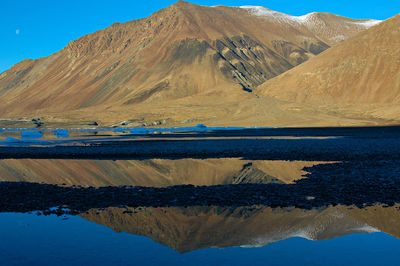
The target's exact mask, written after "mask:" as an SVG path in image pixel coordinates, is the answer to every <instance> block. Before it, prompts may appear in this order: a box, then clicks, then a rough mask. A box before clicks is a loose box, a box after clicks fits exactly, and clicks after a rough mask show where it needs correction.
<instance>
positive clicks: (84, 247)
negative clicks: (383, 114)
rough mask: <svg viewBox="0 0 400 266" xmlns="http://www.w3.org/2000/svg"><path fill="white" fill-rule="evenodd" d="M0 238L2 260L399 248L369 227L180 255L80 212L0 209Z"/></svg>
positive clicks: (278, 256)
mask: <svg viewBox="0 0 400 266" xmlns="http://www.w3.org/2000/svg"><path fill="white" fill-rule="evenodd" d="M0 238H1V241H0V257H1V260H2V264H3V263H4V264H5V265H8V264H13V265H14V264H15V265H77V264H87V265H176V264H182V265H294V264H295V265H396V264H397V262H398V255H397V254H398V250H399V248H400V241H398V240H397V239H395V238H393V237H391V236H389V235H386V234H384V233H374V234H354V235H349V236H345V237H340V238H336V239H333V240H327V241H309V240H305V239H301V238H293V239H289V240H284V241H281V242H277V243H273V244H271V245H268V246H266V247H262V248H226V249H201V250H197V251H193V252H189V253H185V254H183V255H181V254H179V253H178V252H176V251H173V250H172V249H170V248H168V247H165V246H162V245H160V244H158V243H156V242H153V241H152V240H151V239H150V238H146V237H141V236H135V235H130V234H127V233H115V232H114V231H112V230H111V229H109V228H107V227H104V226H101V225H97V224H95V223H91V222H88V221H85V220H83V219H82V218H80V217H68V220H62V218H60V217H55V216H50V217H43V216H40V217H38V216H36V215H32V214H0Z"/></svg>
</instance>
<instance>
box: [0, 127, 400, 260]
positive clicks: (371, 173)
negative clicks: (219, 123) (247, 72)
mask: <svg viewBox="0 0 400 266" xmlns="http://www.w3.org/2000/svg"><path fill="white" fill-rule="evenodd" d="M21 131H22V132H28V133H22V132H21ZM110 132H111V133H112V134H111V133H110ZM137 132H139V130H137ZM137 132H136V133H137ZM139 133H140V134H132V131H130V130H128V131H127V132H123V131H118V130H111V131H106V130H104V131H98V132H97V133H95V134H94V132H92V131H91V130H87V131H85V132H78V131H72V130H57V131H54V130H48V131H43V130H28V131H24V130H20V131H18V130H9V131H7V130H3V132H1V134H0V137H3V140H1V139H0V146H1V147H0V156H1V160H0V239H1V240H2V241H1V242H0V256H1V258H2V265H47V264H51V265H53V264H58V265H71V264H88V265H110V264H111V265H160V264H162V265H176V264H178V263H184V264H185V265H186V264H187V265H204V264H207V265H221V264H223V265H245V264H252V265H293V264H294V265H343V264H344V265H349V264H351V265H382V264H385V265H398V263H399V259H398V258H397V255H396V254H397V252H396V251H398V250H399V247H400V241H399V240H398V238H400V227H398V224H399V221H400V210H399V209H400V191H399V189H400V178H399V177H400V167H399V163H398V161H399V157H400V156H399V155H400V154H399V152H398V150H399V148H400V129H399V128H396V127H388V128H385V127H383V128H361V129H357V128H347V129H313V130H312V129H288V130H284V129H223V130H221V129H220V130H219V131H218V129H212V130H209V131H208V130H205V129H204V127H201V126H200V127H198V128H196V129H195V130H194V129H193V128H191V129H185V130H178V133H177V132H171V130H169V131H167V130H166V132H164V133H163V132H162V131H161V133H160V131H159V130H158V131H156V130H155V131H154V132H150V133H149V132H148V131H147V132H145V134H144V135H143V132H141V131H140V132H139Z"/></svg>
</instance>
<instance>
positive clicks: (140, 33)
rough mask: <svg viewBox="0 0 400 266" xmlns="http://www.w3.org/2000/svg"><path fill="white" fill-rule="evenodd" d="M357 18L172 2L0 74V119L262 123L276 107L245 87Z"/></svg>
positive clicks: (308, 54)
mask: <svg viewBox="0 0 400 266" xmlns="http://www.w3.org/2000/svg"><path fill="white" fill-rule="evenodd" d="M350 22H356V23H350ZM361 22H363V21H356V20H351V19H348V18H343V17H339V16H334V15H331V14H324V13H310V14H307V15H305V16H299V17H296V16H290V15H287V14H284V13H280V12H276V11H272V10H269V9H267V8H264V7H249V6H245V7H241V8H238V7H226V6H216V7H206V6H198V5H194V4H191V3H189V2H185V1H178V2H176V3H175V4H173V5H171V6H170V7H167V8H165V9H162V10H160V11H158V12H156V13H154V14H152V15H151V16H150V17H148V18H143V19H139V20H133V21H130V22H126V23H120V24H113V25H112V26H110V27H108V28H106V29H104V30H100V31H97V32H95V33H93V34H89V35H86V36H83V37H81V38H79V39H78V40H75V41H72V42H71V43H70V44H69V45H68V46H67V47H66V48H65V49H63V50H61V51H59V52H57V53H55V54H53V55H50V56H49V57H47V58H42V59H39V60H34V61H26V62H24V63H22V64H18V65H16V66H14V67H13V68H11V69H10V70H8V71H6V72H5V73H3V74H2V75H1V76H0V95H1V96H2V97H1V98H0V115H1V116H3V118H5V117H13V116H16V117H21V116H24V115H26V116H28V117H29V115H30V114H32V113H35V114H37V115H38V116H42V117H45V116H46V115H48V117H51V119H53V117H56V116H57V117H60V119H62V121H65V117H67V118H68V117H74V119H75V120H98V121H100V122H104V123H109V124H114V123H119V122H121V121H124V120H126V121H131V120H132V125H136V124H135V123H136V122H135V121H136V120H138V121H142V122H141V124H154V123H155V124H158V123H159V122H160V121H169V122H168V123H172V124H174V125H181V123H186V122H185V121H192V122H191V123H197V124H198V123H200V122H203V123H206V124H209V123H208V122H209V121H210V123H213V124H214V125H216V124H215V123H219V125H221V124H224V125H226V123H227V122H229V121H239V122H238V123H242V122H243V123H248V122H247V120H246V119H249V117H251V119H254V121H256V122H257V125H266V124H268V122H266V121H265V119H267V118H265V116H264V115H262V114H263V113H270V111H271V108H272V109H273V110H272V111H273V112H272V113H273V114H274V116H275V117H272V116H271V118H268V119H272V120H271V121H280V119H278V117H279V116H280V115H281V113H283V112H280V111H278V110H277V109H276V108H277V107H276V106H275V105H274V104H272V105H271V102H270V98H268V99H262V101H258V100H257V99H258V98H257V95H255V94H254V93H251V92H253V91H254V89H256V87H257V86H258V85H260V84H262V83H264V82H265V81H266V80H269V79H271V78H273V77H275V76H278V75H280V74H282V73H284V72H286V71H288V70H289V69H291V68H293V67H295V66H297V65H299V64H301V63H303V62H305V61H307V60H308V59H310V58H312V57H314V56H316V55H318V54H320V53H321V52H323V51H325V50H326V49H328V48H329V47H330V46H333V45H336V44H337V43H338V42H340V41H341V40H343V39H346V38H349V37H352V36H354V35H355V34H357V33H359V32H361V31H363V30H365V29H366V27H364V26H360V25H358V24H357V23H361ZM369 23H370V22H369ZM367 24H368V23H367ZM363 25H364V24H363ZM249 92H250V93H249ZM28 95H29V97H28ZM253 101H258V102H257V104H256V105H255V104H254V102H253ZM265 102H268V104H265ZM210 103H212V104H211V105H213V106H214V107H213V108H210V106H209V104H210ZM170 106H174V108H171V107H170ZM255 106H257V107H255ZM196 108H197V109H196ZM260 108H261V109H262V110H263V111H262V112H259V111H257V112H255V111H254V110H255V109H260ZM83 110H84V111H83ZM227 110H229V111H227ZM252 110H253V111H252ZM197 111H198V112H197ZM229 114H234V115H235V116H238V117H237V118H235V119H233V118H232V117H229ZM253 117H254V118H253ZM133 120H135V121H133ZM216 121H217V122H216ZM163 123H164V122H163ZM124 124H126V123H124Z"/></svg>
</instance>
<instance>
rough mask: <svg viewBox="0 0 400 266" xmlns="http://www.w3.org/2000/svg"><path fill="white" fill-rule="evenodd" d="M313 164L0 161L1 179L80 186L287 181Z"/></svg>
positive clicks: (217, 161)
mask: <svg viewBox="0 0 400 266" xmlns="http://www.w3.org/2000/svg"><path fill="white" fill-rule="evenodd" d="M315 164H319V163H318V162H303V161H293V162H289V161H246V160H241V159H237V158H232V159H207V160H199V159H182V160H162V159H152V160H140V161H133V160H120V161H112V160H40V159H39V160H35V159H19V160H13V159H9V160H0V180H3V181H28V182H36V183H40V182H44V183H49V184H59V185H61V184H66V185H80V186H95V187H99V186H122V185H132V186H154V187H163V186H172V185H181V184H193V185H219V184H232V183H233V184H239V183H272V182H273V183H290V182H292V181H294V180H296V179H301V178H302V176H303V175H304V174H306V172H305V171H303V170H302V169H303V168H304V167H310V166H313V165H315Z"/></svg>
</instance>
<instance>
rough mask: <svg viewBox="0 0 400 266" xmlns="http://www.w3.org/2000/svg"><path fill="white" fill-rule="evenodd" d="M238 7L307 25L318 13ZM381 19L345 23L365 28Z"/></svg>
mask: <svg viewBox="0 0 400 266" xmlns="http://www.w3.org/2000/svg"><path fill="white" fill-rule="evenodd" d="M239 8H242V9H245V10H247V11H248V12H249V13H250V14H252V15H255V16H260V17H271V18H273V19H276V20H278V21H282V22H288V23H291V22H297V23H299V24H304V25H307V24H309V23H312V19H313V18H314V17H315V16H316V15H317V14H318V13H317V12H311V13H308V14H306V15H303V16H291V15H288V14H285V13H281V12H277V11H273V10H271V9H268V8H265V7H262V6H240V7H239ZM381 22H382V20H376V19H367V20H357V21H351V22H350V21H349V22H347V23H351V24H356V25H360V26H363V27H365V28H370V27H372V26H375V25H378V24H379V23H381Z"/></svg>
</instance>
